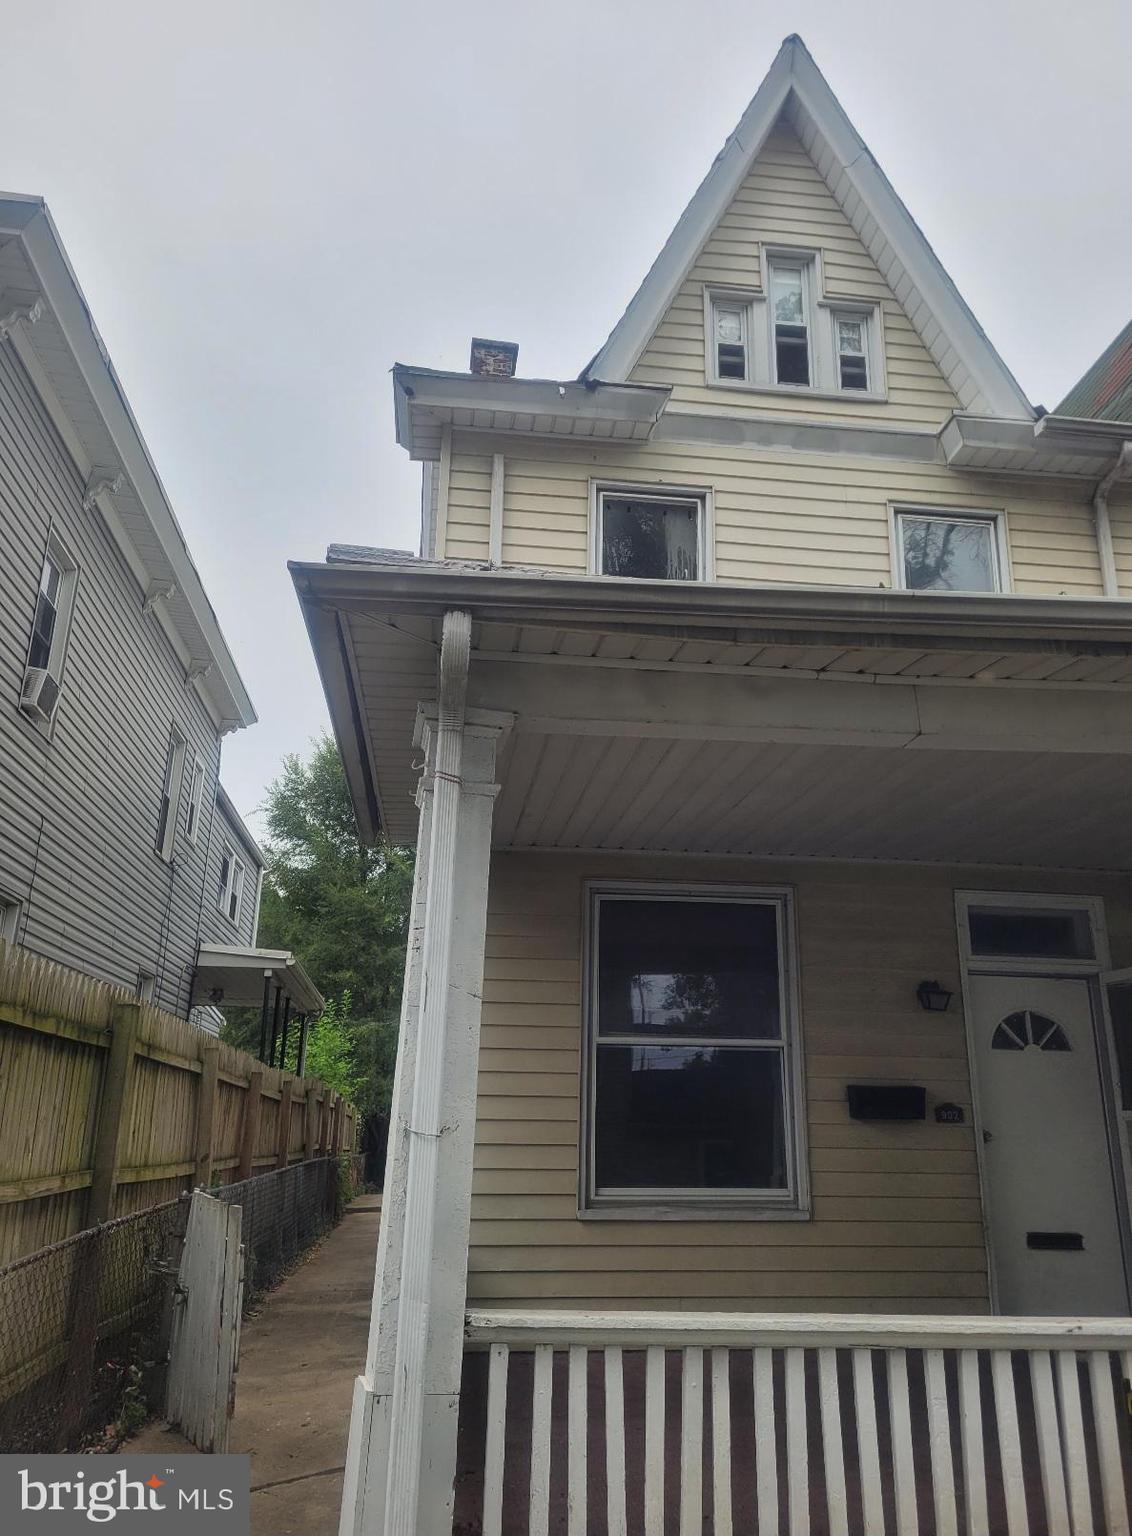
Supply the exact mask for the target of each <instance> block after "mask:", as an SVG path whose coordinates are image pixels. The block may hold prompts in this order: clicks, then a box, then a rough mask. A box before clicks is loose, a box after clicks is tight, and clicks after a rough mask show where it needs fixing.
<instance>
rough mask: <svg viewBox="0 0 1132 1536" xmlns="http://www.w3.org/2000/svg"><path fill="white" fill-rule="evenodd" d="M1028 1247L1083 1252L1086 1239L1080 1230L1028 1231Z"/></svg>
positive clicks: (1059, 1251)
mask: <svg viewBox="0 0 1132 1536" xmlns="http://www.w3.org/2000/svg"><path fill="white" fill-rule="evenodd" d="M1026 1247H1027V1248H1045V1249H1051V1250H1053V1251H1054V1252H1057V1253H1082V1252H1083V1251H1084V1248H1085V1239H1084V1238H1083V1237H1082V1236H1081V1234H1080V1232H1027V1233H1026Z"/></svg>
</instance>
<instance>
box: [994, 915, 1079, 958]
mask: <svg viewBox="0 0 1132 1536" xmlns="http://www.w3.org/2000/svg"><path fill="white" fill-rule="evenodd" d="M967 921H968V924H969V927H970V932H971V953H972V954H973V955H1032V956H1034V957H1035V958H1036V959H1039V960H1044V959H1046V958H1047V957H1049V958H1054V959H1061V960H1091V959H1092V958H1093V936H1092V931H1091V929H1090V926H1089V914H1088V913H1087V912H1070V911H1066V912H1060V911H1042V910H1041V909H1040V908H1037V907H1035V908H1033V909H1032V910H1029V911H1027V910H1025V909H1022V910H1020V911H1011V910H1010V909H1009V908H1008V907H972V908H971V910H970V912H969V914H968V919H967Z"/></svg>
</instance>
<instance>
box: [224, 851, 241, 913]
mask: <svg viewBox="0 0 1132 1536" xmlns="http://www.w3.org/2000/svg"><path fill="white" fill-rule="evenodd" d="M245 878H246V877H245V871H244V865H243V862H242V861H241V860H240V859H239V858H238V857H237V856H236V854H235V853H234V852H233V850H232V849H231V848H229V847H225V848H224V849H223V850H222V851H221V855H220V903H219V905H220V910H221V912H223V913H224V915H225V917H227V918H228V919H229V920H230V921H231V922H233V923H238V922H239V921H240V908H241V906H242V905H243V900H244V880H245Z"/></svg>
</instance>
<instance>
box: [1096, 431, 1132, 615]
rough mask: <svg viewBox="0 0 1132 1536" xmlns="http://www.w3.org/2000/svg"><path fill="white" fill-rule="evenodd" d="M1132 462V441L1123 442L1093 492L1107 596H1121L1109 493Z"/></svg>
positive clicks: (1102, 578)
mask: <svg viewBox="0 0 1132 1536" xmlns="http://www.w3.org/2000/svg"><path fill="white" fill-rule="evenodd" d="M1130 463H1132V443H1121V445H1120V452H1119V453H1118V454H1117V456H1116V459H1115V460H1114V462H1113V465H1112V468H1111V469H1110V470H1109V472H1108V474H1107V475H1105V477H1104V479H1103V480H1099V481H1098V482H1097V488H1096V490H1095V491H1094V492H1093V514H1094V517H1095V519H1096V527H1097V554H1098V556H1099V557H1100V563H1101V590H1102V591H1103V593H1104V595H1105V597H1119V596H1120V579H1119V577H1118V576H1117V573H1116V553H1115V551H1114V550H1113V547H1112V522H1111V520H1110V518H1109V515H1108V493H1109V491H1111V490H1112V487H1113V486H1114V485H1115V484H1116V482H1117V481H1118V480H1120V479H1122V478H1123V476H1124V473H1125V471H1126V470H1127V468H1128V466H1129V464H1130Z"/></svg>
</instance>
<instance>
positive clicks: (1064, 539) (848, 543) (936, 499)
mask: <svg viewBox="0 0 1132 1536" xmlns="http://www.w3.org/2000/svg"><path fill="white" fill-rule="evenodd" d="M492 452H499V453H503V454H504V455H505V462H506V471H505V489H504V512H503V561H504V564H505V565H526V566H535V567H540V568H543V569H546V570H553V571H569V572H583V571H585V569H586V565H587V548H588V538H589V481H590V480H591V479H599V480H600V479H608V480H611V481H617V480H624V481H632V482H634V483H638V484H646V485H650V484H656V485H669V486H679V485H691V486H707V487H711V489H712V491H713V494H714V503H715V565H716V576H717V579H718V580H720V581H724V582H738V583H752V584H760V583H767V582H799V583H806V584H816V585H827V584H828V585H833V586H869V587H876V586H891V585H892V584H893V577H892V570H891V555H890V546H889V510H888V509H889V504H890V503H892V502H908V503H911V504H913V505H923V506H933V507H944V508H954V509H955V510H956V511H962V510H969V511H998V510H1004V511H1005V512H1006V521H1007V540H1008V544H1009V549H1010V558H1011V563H1012V567H1013V580H1014V590H1015V591H1018V592H1030V593H1060V592H1066V593H1072V594H1075V595H1078V596H1090V595H1091V596H1099V595H1100V591H1101V580H1100V565H1099V561H1098V558H1097V547H1096V539H1095V536H1094V529H1093V511H1092V504H1091V501H1090V496H1091V489H1092V488H1091V485H1090V484H1087V483H1086V482H1084V481H1072V482H1069V481H1059V480H1044V481H1042V480H1038V479H1029V480H1018V479H1012V478H1007V477H1005V476H994V475H982V476H980V475H977V474H973V473H968V472H965V471H960V470H953V469H949V468H947V467H946V466H945V465H942V464H940V465H934V464H918V463H904V462H902V461H899V460H895V459H881V458H875V459H866V458H861V457H844V458H839V457H834V456H833V455H828V454H813V453H810V454H804V453H796V452H791V451H788V450H783V451H781V452H770V451H755V450H752V449H750V448H732V447H725V446H722V445H718V444H705V443H659V444H651V443H645V444H640V445H631V444H617V445H612V444H608V445H606V444H603V445H601V446H594V445H588V444H587V445H583V444H575V443H566V442H563V443H558V442H551V441H540V442H538V443H533V442H527V441H523V440H520V439H516V438H514V437H512V438H504V437H499V438H491V439H486V440H485V438H484V437H483V436H482V435H474V434H469V433H457V434H455V435H454V438H453V449H452V480H453V484H454V485H458V486H459V487H460V489H459V492H458V493H456V492H454V493H453V494H458V495H459V498H460V500H459V502H458V506H457V507H456V508H455V509H454V510H453V509H450V512H449V529H450V531H449V543H448V545H447V547H446V549H445V553H446V554H447V555H449V556H454V555H457V554H459V555H463V556H465V557H466V558H469V559H481V560H486V559H487V553H488V515H489V503H490V462H491V461H490V455H491V453H492ZM473 497H474V498H476V500H475V503H474V505H473V504H472V499H473ZM453 516H455V519H456V521H455V527H457V528H458V529H459V540H458V542H456V543H453V536H452V528H453V521H452V519H453ZM1124 516H1125V520H1124V521H1123V522H1120V521H1119V520H1118V519H1114V532H1115V533H1116V535H1117V545H1118V560H1120V559H1123V560H1124V569H1125V579H1126V581H1127V583H1128V590H1129V591H1132V512H1130V513H1126V514H1125V515H1124ZM1125 529H1127V530H1128V532H1127V533H1125V532H1124V531H1123V530H1125Z"/></svg>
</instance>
